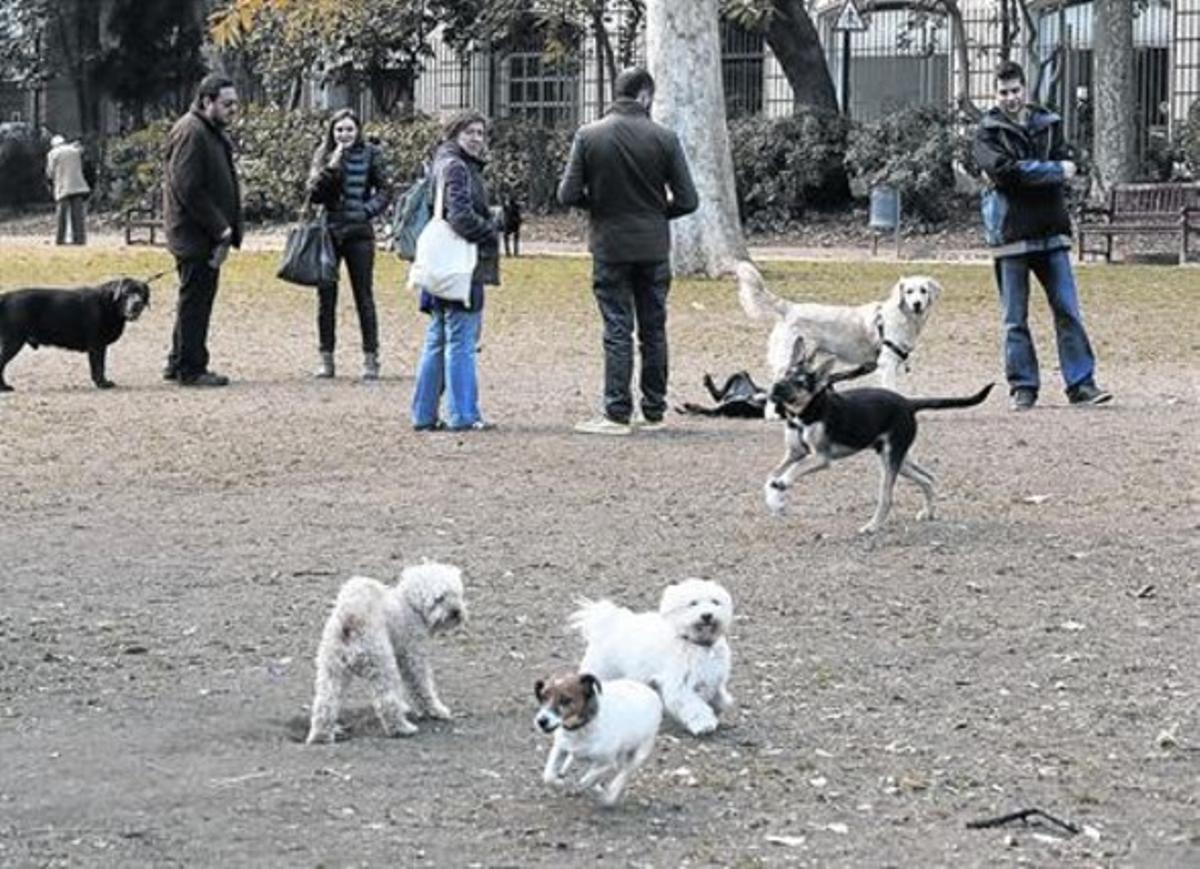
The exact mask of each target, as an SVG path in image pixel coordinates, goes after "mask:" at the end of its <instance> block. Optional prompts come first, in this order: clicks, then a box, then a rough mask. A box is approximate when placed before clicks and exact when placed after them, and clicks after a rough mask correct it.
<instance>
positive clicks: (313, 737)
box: [304, 730, 337, 745]
mask: <svg viewBox="0 0 1200 869" xmlns="http://www.w3.org/2000/svg"><path fill="white" fill-rule="evenodd" d="M336 740H337V732H336V731H333V730H310V731H309V732H308V738H307V739H306V740H304V744H305V745H319V744H322V743H324V744H327V745H333V743H334V742H335V741H336Z"/></svg>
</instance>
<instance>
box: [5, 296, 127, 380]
mask: <svg viewBox="0 0 1200 869" xmlns="http://www.w3.org/2000/svg"><path fill="white" fill-rule="evenodd" d="M149 304H150V287H149V286H148V285H147V284H146V283H143V282H142V281H137V280H134V279H133V278H118V279H117V280H115V281H109V282H108V283H106V284H101V285H100V286H98V287H83V288H82V289H78V290H49V289H40V288H35V289H27V290H14V291H13V292H11V293H6V294H4V295H2V296H0V392H11V391H12V387H11V386H9V385H8V384H7V383H5V382H4V368H5V366H6V365H8V363H9V361H10V360H11V359H12V358H13V357H14V356H16V355H17V353H18V352H20V350H21V348H22V347H24V346H25V345H26V344H28V345H29V346H30V347H33V348H34V349H35V350H36V349H37V348H38V347H39V346H40V345H42V344H45V345H47V346H49V347H63V348H65V349H67V350H79V351H81V352H86V353H87V355H88V363H89V364H90V365H91V369H92V382H93V383H95V384H96V386H98V387H100V388H101V389H108V388H110V387H112V386H114V385H115V384H114V383H113V382H112V381H111V380H109V379H107V378H106V377H105V376H104V355H105V351H106V350H107V349H108V345H109V344H111V343H113V342H114V341H116V340H117V339H118V338H120V337H121V333H122V332H123V331H125V322H126V321H127V320H136V319H137V318H138V317H139V316H141V313H142V311H143V310H144V309H145V308H146V307H147V306H148V305H149Z"/></svg>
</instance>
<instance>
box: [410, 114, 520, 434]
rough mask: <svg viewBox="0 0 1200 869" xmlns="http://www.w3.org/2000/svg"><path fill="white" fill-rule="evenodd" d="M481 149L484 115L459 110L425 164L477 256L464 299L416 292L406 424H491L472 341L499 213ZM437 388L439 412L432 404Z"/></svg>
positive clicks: (495, 252) (449, 217)
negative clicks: (422, 322)
mask: <svg viewBox="0 0 1200 869" xmlns="http://www.w3.org/2000/svg"><path fill="white" fill-rule="evenodd" d="M486 154H487V118H485V117H484V116H483V115H481V114H479V113H478V112H462V113H459V114H457V115H455V116H454V117H452V118H451V119H450V120H449V121H447V122H446V124H445V126H444V127H443V128H442V142H441V144H440V145H439V146H438V148H437V151H436V152H435V154H434V158H433V168H432V170H431V171H432V172H433V177H434V183H435V184H441V183H444V184H445V185H446V190H445V194H444V199H445V209H446V215H445V216H446V221H447V222H448V223H449V224H450V227H451V228H452V229H453V230H454V231H455V232H456V233H458V235H460V236H462V237H463V238H464V239H466V240H467V241H469V242H471V243H473V244H475V245H477V246H478V260H477V263H476V266H475V272H474V274H473V275H472V277H471V296H470V299H469V300H468V301H467V302H466V303H462V302H452V301H447V300H445V299H439V298H436V297H434V296H431V295H429V294H428V293H425V292H422V293H421V298H420V308H421V311H422V312H424V313H426V314H428V315H429V328H428V329H427V330H426V333H425V346H424V348H423V349H422V351H421V359H420V361H419V362H418V364H417V382H416V387H415V388H414V390H413V398H412V424H413V428H414V429H416V430H417V431H435V430H438V429H444V428H449V429H451V430H454V431H485V430H487V429H490V428H492V424H491V423H490V422H487V421H485V420H484V418H483V416H482V414H481V413H480V412H479V380H478V377H477V374H476V367H475V346H476V343H477V341H478V338H479V331H480V326H481V325H482V322H483V297H484V293H483V287H484V285H485V284H489V285H495V284H498V283H499V282H500V245H499V241H498V239H499V218H498V216H497V214H496V213H495V212H494V211H493V209H492V208H491V205H490V203H489V201H488V195H487V190H486V189H485V188H484V184H483V174H482V172H483V167H484V165H485V161H486ZM443 392H445V394H446V418H445V419H443V418H442V417H441V416H440V415H439V410H438V408H439V405H440V404H441V398H442V393H443Z"/></svg>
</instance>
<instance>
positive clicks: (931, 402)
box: [908, 383, 996, 411]
mask: <svg viewBox="0 0 1200 869" xmlns="http://www.w3.org/2000/svg"><path fill="white" fill-rule="evenodd" d="M995 385H996V384H995V383H989V384H988V385H987V386H985V387H984V388H983V389H981V390H979V391H978V392H977V393H975V394H974V395H972V396H969V397H966V398H910V399H909V400H908V403H909V405H910V406H911V407H912V409H913V410H914V411H916V410H944V409H946V408H951V407H974V406H975V405H977V404H983V400H984V399H985V398H987V397H988V393H989V392H991V391H992V387H993V386H995Z"/></svg>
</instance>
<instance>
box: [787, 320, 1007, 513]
mask: <svg viewBox="0 0 1200 869" xmlns="http://www.w3.org/2000/svg"><path fill="white" fill-rule="evenodd" d="M833 364H834V360H833V359H829V360H826V362H824V363H823V364H822V365H820V366H818V367H816V368H814V367H813V356H807V357H806V356H805V355H804V341H803V339H800V340H798V341H797V342H796V348H795V352H794V353H793V356H792V364H791V366H790V367H789V368H788V370H787V374H786V375H785V376H784V378H783V379H782V380H780V381H778V382H776V383H775V384H774V385H773V386H772V387H771V395H770V400H771V401H772V402H774V403H775V406H776V408H777V409H778V410H779V412H780V413H781V414H782V415H783V416H784V417H785V419H786V421H787V428H786V429H785V441H786V444H787V454H786V455H785V456H784V459H783V462H782V463H781V464H780V465H779V466H778V467H777V468H775V470H774V471H772V472H771V476H770V477H768V478H767V482H766V485H765V486H764V487H763V494H764V495H765V497H766V501H767V507H768V508H769V509H770V510H771V511H772V512H773V513H776V514H779V513H782V512H783V509H784V507H785V506H786V503H787V502H786V494H785V493H786V492H787V490H788V488H790V487H791V485H792V484H793V483H794V482H795V481H796V478H797V477H801V476H804V475H805V474H811V473H812V472H813V471H820V470H822V469H824V468H827V467H829V465H830V464H832V463H833V462H834V461H835V460H837V459H844V458H845V457H846V456H852V455H854V454H855V453H857V452H860V451H861V450H865V449H867V448H868V447H870V448H871V449H873V450H875V452H876V453H878V455H879V461H880V464H881V465H882V471H883V480H882V482H881V485H880V487H879V502H878V503H877V504H876V506H875V515H874V516H872V517H871V521H870V522H868V523H867V524H866V525H864V526H863V527H862V528H861V529H859V530H860V533H863V534H870V533H872V532H874V531H878V530H879V526H880V525H882V524H883V521H884V520H885V519H886V518H887V515H888V511H889V510H891V508H892V489H893V488H894V487H895V485H896V475H897V474H899V475H900V476H903V477H907V478H908V479H910V480H912V481H913V482H914V483H916V484H917V485H918V486H919V487H920V489H921V492H922V494H923V495H924V496H925V506H924V508H923V509H922V510H921V512H920V513H918V514H917V518H918V519H932V518H933V475H932V474H930V473H929V472H928V471H926V470H925V469H924V468H922V467H921V466H920V465H918V464H917V463H916V462H914V461H913V460H912V459H911V458H909V457H908V450H909V448H910V447H911V446H912V443H913V441H914V440H915V439H916V436H917V412H918V411H921V410H937V409H942V408H951V407H974V406H975V405H977V404H980V403H982V402H983V400H984V399H985V398H987V395H988V393H989V392H991V390H992V387H993V386H994V385H995V384H993V383H989V384H988V385H987V386H985V387H984V388H983V389H981V390H979V392H977V393H975V394H974V395H972V396H970V397H965V398H912V399H910V398H905V397H904V396H903V395H900V394H899V393H898V392H892V391H891V390H890V389H851V390H849V391H847V392H845V393H841V394H839V393H837V392H834V391H833V390H832V389H831V388H830V386H831V382H830V376H829V370H830V368H832V366H833Z"/></svg>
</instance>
